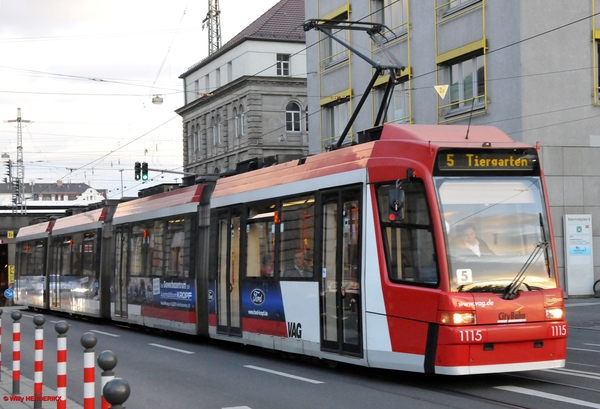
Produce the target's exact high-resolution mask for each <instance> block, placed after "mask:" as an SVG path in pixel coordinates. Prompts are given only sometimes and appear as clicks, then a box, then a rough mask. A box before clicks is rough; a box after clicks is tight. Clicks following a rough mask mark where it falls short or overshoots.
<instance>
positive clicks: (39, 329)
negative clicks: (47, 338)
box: [33, 314, 46, 409]
mask: <svg viewBox="0 0 600 409" xmlns="http://www.w3.org/2000/svg"><path fill="white" fill-rule="evenodd" d="M45 322H46V318H44V316H43V315H41V314H38V315H36V316H35V317H33V323H34V324H35V355H34V359H35V362H34V369H33V370H34V372H33V396H34V397H37V398H38V399H35V400H34V401H33V407H34V409H38V408H39V409H41V407H42V399H41V398H42V389H43V386H44V384H43V380H44V327H43V325H44V323H45Z"/></svg>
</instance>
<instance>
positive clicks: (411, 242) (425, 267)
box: [377, 180, 439, 285]
mask: <svg viewBox="0 0 600 409" xmlns="http://www.w3.org/2000/svg"><path fill="white" fill-rule="evenodd" d="M395 189H396V184H395V182H394V183H390V184H384V185H380V186H379V187H378V188H377V203H378V206H379V217H380V220H381V225H382V232H383V235H384V237H383V239H384V245H385V251H386V259H387V266H388V274H389V277H390V279H391V280H392V281H399V282H411V283H419V284H428V285H436V284H438V281H439V274H438V271H437V263H436V259H435V245H434V240H433V227H432V225H431V215H430V213H429V206H428V205H427V197H426V195H425V187H424V185H423V182H422V181H421V180H412V181H410V182H409V181H403V183H402V184H401V185H400V189H402V190H403V191H404V218H402V217H398V216H396V218H394V216H392V217H390V214H391V213H394V211H393V207H392V206H390V197H392V198H393V197H396V196H395V193H394V194H391V193H390V191H394V190H395Z"/></svg>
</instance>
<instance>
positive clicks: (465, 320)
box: [440, 312, 475, 325]
mask: <svg viewBox="0 0 600 409" xmlns="http://www.w3.org/2000/svg"><path fill="white" fill-rule="evenodd" d="M440 323H442V324H445V325H467V324H475V313H474V312H443V313H442V315H441V317H440Z"/></svg>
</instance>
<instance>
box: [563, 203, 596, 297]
mask: <svg viewBox="0 0 600 409" xmlns="http://www.w3.org/2000/svg"><path fill="white" fill-rule="evenodd" d="M564 231H565V281H566V283H565V290H566V293H567V295H569V296H577V295H593V293H594V289H593V286H594V255H593V243H592V241H593V237H592V215H591V214H566V215H564Z"/></svg>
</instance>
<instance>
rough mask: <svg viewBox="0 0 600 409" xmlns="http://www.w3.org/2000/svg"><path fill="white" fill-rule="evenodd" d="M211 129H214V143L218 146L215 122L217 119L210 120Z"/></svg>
mask: <svg viewBox="0 0 600 409" xmlns="http://www.w3.org/2000/svg"><path fill="white" fill-rule="evenodd" d="M210 127H211V128H212V142H213V146H216V145H217V123H216V122H215V117H214V116H213V117H211V118H210Z"/></svg>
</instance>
